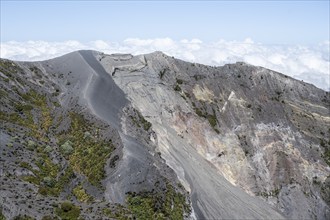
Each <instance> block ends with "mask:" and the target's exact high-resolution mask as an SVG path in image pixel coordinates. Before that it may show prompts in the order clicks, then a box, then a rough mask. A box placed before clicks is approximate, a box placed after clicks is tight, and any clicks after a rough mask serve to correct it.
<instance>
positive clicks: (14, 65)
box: [0, 51, 190, 219]
mask: <svg viewBox="0 0 330 220" xmlns="http://www.w3.org/2000/svg"><path fill="white" fill-rule="evenodd" d="M116 87H117V86H116V84H114V82H113V81H112V79H111V76H110V75H108V74H107V73H106V72H105V71H104V70H103V68H102V66H100V64H99V63H98V62H97V61H96V59H95V57H94V56H92V53H91V52H83V51H82V52H74V53H71V54H68V55H65V56H63V57H59V58H56V59H53V60H48V61H44V62H33V63H32V62H31V63H27V62H12V61H8V60H1V118H0V120H1V125H2V126H1V133H0V134H1V144H0V149H1V161H0V163H1V176H0V181H1V187H0V195H1V196H0V210H1V213H2V215H3V216H5V217H6V218H8V219H13V218H18V217H22V218H24V217H25V218H28V219H29V218H36V219H42V218H43V219H57V218H60V219H77V218H78V217H79V216H80V217H79V218H84V219H107V218H120V219H130V218H133V217H135V218H142V219H144V218H151V217H152V216H153V217H152V218H154V217H155V218H162V216H164V217H168V218H171V219H182V218H183V217H184V216H187V215H189V213H190V208H189V198H188V197H187V193H186V191H185V190H184V189H183V188H182V187H181V185H180V184H179V182H178V180H177V178H176V176H175V173H174V172H173V171H172V170H171V169H170V168H169V167H168V166H167V165H166V164H165V162H164V160H163V159H161V158H160V156H159V155H158V154H155V153H153V152H154V151H153V149H152V148H151V147H148V146H150V144H149V141H148V140H147V141H146V140H145V139H144V138H143V137H144V136H146V135H147V134H148V133H150V132H151V128H150V127H151V126H150V125H149V126H148V128H145V127H141V126H140V124H139V123H144V124H146V121H144V118H143V117H142V115H140V114H139V113H138V112H137V111H136V110H135V109H133V108H132V107H130V105H129V103H128V101H127V100H126V99H125V96H124V95H123V93H122V91H121V90H120V89H118V88H117V89H116ZM123 107H125V112H123ZM121 115H122V117H124V118H127V119H126V120H127V124H128V125H130V128H131V129H132V132H131V133H130V134H129V135H128V134H124V133H123V132H122V130H121ZM133 121H135V122H137V123H133ZM135 133H136V134H141V135H139V136H137V137H132V136H131V135H134V134H135ZM136 147H139V149H136ZM130 148H134V149H133V150H134V151H132V152H131V153H130V154H127V152H130V151H129V149H130ZM121 175H122V176H121ZM111 188H113V190H111ZM120 203H121V204H125V207H124V206H122V205H120Z"/></svg>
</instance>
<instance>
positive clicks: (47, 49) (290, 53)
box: [0, 38, 330, 90]
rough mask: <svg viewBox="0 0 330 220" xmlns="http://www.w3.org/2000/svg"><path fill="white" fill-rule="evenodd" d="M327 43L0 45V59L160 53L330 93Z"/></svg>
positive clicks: (149, 41) (167, 41) (166, 40)
mask: <svg viewBox="0 0 330 220" xmlns="http://www.w3.org/2000/svg"><path fill="white" fill-rule="evenodd" d="M329 47H330V42H329V41H327V42H323V43H320V44H318V45H314V46H301V45H265V44H260V43H255V42H253V40H251V39H249V38H248V39H246V40H244V41H225V40H219V41H217V42H207V43H206V42H202V41H201V40H199V39H192V40H187V39H184V40H181V41H175V40H173V39H171V38H158V39H139V38H130V39H126V40H124V41H122V42H108V41H103V40H96V41H91V42H88V43H82V42H79V41H64V42H46V41H28V42H16V41H9V42H2V43H1V51H0V52H1V58H7V59H13V60H24V61H36V60H45V59H50V58H54V57H57V56H60V55H64V54H66V53H69V52H72V51H75V50H81V49H91V50H98V51H102V52H104V53H109V54H111V53H131V54H134V55H136V54H144V53H151V52H154V51H162V52H164V53H166V54H167V55H169V56H174V57H176V58H179V59H183V60H186V61H190V62H196V63H202V64H207V65H212V66H219V65H224V64H226V63H235V62H237V61H243V62H247V63H250V64H253V65H257V66H263V67H266V68H269V69H272V70H275V71H278V72H281V73H283V74H286V75H289V76H292V77H294V78H296V79H299V80H304V81H305V82H309V83H312V84H314V85H316V86H317V87H319V88H322V89H325V90H330V82H329V81H330V58H329V56H330V53H329Z"/></svg>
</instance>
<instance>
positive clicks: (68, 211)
mask: <svg viewBox="0 0 330 220" xmlns="http://www.w3.org/2000/svg"><path fill="white" fill-rule="evenodd" d="M55 213H56V215H58V216H59V217H60V218H61V219H68V220H71V219H72V220H73V219H78V218H79V216H80V209H79V207H77V206H75V205H74V204H72V203H71V202H63V203H62V204H61V205H60V207H58V208H56V209H55Z"/></svg>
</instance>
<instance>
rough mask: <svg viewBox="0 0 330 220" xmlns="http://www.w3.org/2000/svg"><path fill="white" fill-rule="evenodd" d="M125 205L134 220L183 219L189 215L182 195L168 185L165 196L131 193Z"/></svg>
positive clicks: (188, 209)
mask: <svg viewBox="0 0 330 220" xmlns="http://www.w3.org/2000/svg"><path fill="white" fill-rule="evenodd" d="M127 204H128V208H129V210H130V211H131V212H132V214H133V216H134V217H135V218H136V219H183V216H184V214H185V213H190V206H189V205H188V204H187V203H186V200H185V197H184V195H182V194H180V193H178V192H176V191H175V189H174V188H173V186H171V185H170V184H167V185H166V193H165V196H162V195H161V194H160V193H152V192H145V193H139V194H135V193H131V194H128V196H127Z"/></svg>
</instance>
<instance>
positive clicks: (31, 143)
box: [27, 140, 37, 150]
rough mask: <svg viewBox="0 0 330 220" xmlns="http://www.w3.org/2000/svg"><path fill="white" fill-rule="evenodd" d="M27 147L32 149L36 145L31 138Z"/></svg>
mask: <svg viewBox="0 0 330 220" xmlns="http://www.w3.org/2000/svg"><path fill="white" fill-rule="evenodd" d="M27 147H28V150H34V149H35V148H36V147H37V144H36V142H34V141H32V140H28V143H27Z"/></svg>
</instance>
